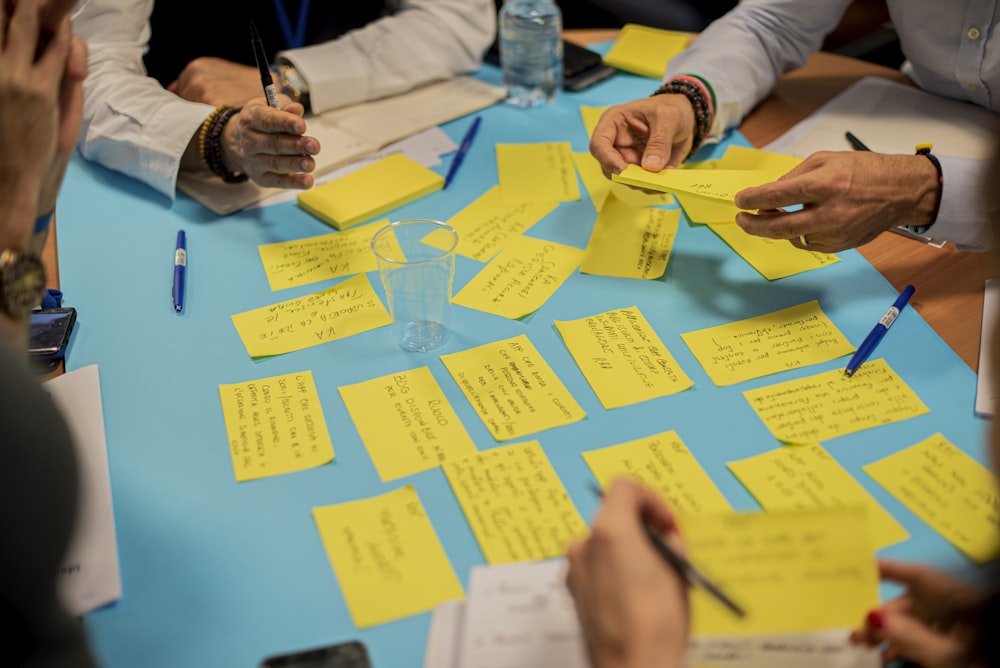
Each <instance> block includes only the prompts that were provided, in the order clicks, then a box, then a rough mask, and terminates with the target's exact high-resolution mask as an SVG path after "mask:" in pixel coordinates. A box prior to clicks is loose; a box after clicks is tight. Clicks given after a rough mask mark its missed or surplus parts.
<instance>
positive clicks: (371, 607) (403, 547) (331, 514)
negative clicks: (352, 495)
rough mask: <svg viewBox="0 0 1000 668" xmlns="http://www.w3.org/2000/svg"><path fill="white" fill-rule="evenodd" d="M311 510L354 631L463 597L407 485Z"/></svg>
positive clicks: (452, 570) (451, 569)
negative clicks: (381, 493)
mask: <svg viewBox="0 0 1000 668" xmlns="http://www.w3.org/2000/svg"><path fill="white" fill-rule="evenodd" d="M312 512H313V519H314V520H315V521H316V527H317V529H319V534H320V537H321V538H322V539H323V546H324V547H325V548H326V555H327V557H328V558H329V559H330V565H331V566H332V567H333V573H334V575H336V577H337V582H338V583H340V590H341V591H342V592H343V594H344V601H345V602H346V603H347V608H348V610H349V611H350V613H351V619H353V620H354V625H355V626H356V627H357V628H359V629H363V628H367V627H369V626H375V625H376V624H384V623H386V622H391V621H394V620H397V619H402V618H403V617H409V616H410V615H415V614H417V613H420V612H427V611H428V610H432V609H433V608H434V606H436V605H437V604H438V603H443V602H444V601H454V600H458V599H461V598H463V597H464V596H465V594H464V592H463V591H462V585H461V583H460V582H459V581H458V578H457V577H456V576H455V571H454V569H453V568H452V567H451V562H450V561H448V555H447V554H445V551H444V548H443V547H442V546H441V541H440V540H438V536H437V533H435V531H434V527H433V526H432V525H431V523H430V520H429V519H427V513H426V512H425V511H424V506H423V504H422V503H421V502H420V497H419V496H417V492H416V490H414V489H413V487H412V486H410V485H407V486H406V487H401V488H399V489H397V490H396V491H394V492H389V493H388V494H383V495H381V496H375V497H372V498H370V499H361V500H359V501H349V502H347V503H341V504H338V505H334V506H322V507H317V508H313V511H312Z"/></svg>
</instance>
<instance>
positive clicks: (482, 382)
mask: <svg viewBox="0 0 1000 668" xmlns="http://www.w3.org/2000/svg"><path fill="white" fill-rule="evenodd" d="M441 361H442V362H443V363H444V365H445V367H446V368H447V369H448V372H449V373H450V374H451V376H452V378H454V379H455V382H456V383H458V386H459V387H461V388H462V392H463V393H464V394H465V397H466V399H468V400H469V403H471V404H472V407H473V408H475V409H476V412H477V413H478V414H479V417H480V419H482V421H483V424H485V425H486V428H487V429H489V430H490V433H491V434H492V435H493V438H495V439H496V440H498V441H509V440H511V439H512V438H518V437H520V436H524V435H526V434H534V433H536V432H539V431H543V430H545V429H551V428H552V427H559V426H561V425H564V424H571V423H573V422H577V421H579V420H582V419H583V418H584V417H586V413H584V412H583V409H582V408H580V406H579V405H578V404H577V403H576V400H575V399H573V395H571V394H570V393H569V390H567V389H566V387H565V386H564V385H563V384H562V381H560V380H559V377H558V376H556V374H555V372H553V371H552V369H551V368H549V365H548V364H547V363H546V362H545V360H544V359H542V356H541V354H539V352H538V350H536V349H535V346H534V345H533V344H532V343H531V341H529V340H528V337H527V336H525V335H523V334H521V335H520V336H515V337H514V338H512V339H506V340H504V341H497V342H495V343H487V344H486V345H482V346H479V347H477V348H470V349H468V350H464V351H462V352H460V353H451V354H450V355H441Z"/></svg>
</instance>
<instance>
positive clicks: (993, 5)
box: [667, 0, 1000, 250]
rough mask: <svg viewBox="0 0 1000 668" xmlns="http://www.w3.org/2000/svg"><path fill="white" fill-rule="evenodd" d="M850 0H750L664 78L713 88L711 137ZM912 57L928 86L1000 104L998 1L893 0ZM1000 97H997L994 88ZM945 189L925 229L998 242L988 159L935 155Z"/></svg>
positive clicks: (801, 56)
mask: <svg viewBox="0 0 1000 668" xmlns="http://www.w3.org/2000/svg"><path fill="white" fill-rule="evenodd" d="M849 4H850V0H825V1H823V2H818V1H817V0H743V2H741V3H740V5H739V6H737V7H736V8H735V9H733V10H732V11H731V12H729V13H728V14H726V15H725V16H724V17H722V18H720V19H719V20H717V21H715V22H714V23H713V24H712V25H710V26H709V27H708V28H706V29H705V31H704V32H703V33H702V34H701V35H700V36H699V37H698V39H696V40H695V41H694V42H693V43H692V45H691V47H690V48H688V49H687V50H686V51H685V52H683V53H681V54H679V55H677V56H676V57H674V58H673V60H671V61H670V64H669V67H668V71H667V78H670V77H671V76H675V75H677V74H684V73H687V74H696V75H698V76H700V77H702V78H703V79H705V80H706V81H708V82H709V83H710V84H711V86H712V88H713V90H714V92H715V95H716V103H717V104H716V121H715V125H714V126H713V129H712V134H711V136H712V138H715V139H717V138H718V137H720V136H721V134H722V132H723V131H725V130H726V129H728V128H731V127H735V126H737V125H738V124H739V122H740V120H741V119H742V118H743V117H744V116H745V115H746V114H747V113H749V112H750V110H752V109H753V108H754V107H755V106H756V105H757V104H758V103H759V102H760V101H761V100H762V99H764V98H765V97H766V96H767V95H768V94H769V93H770V92H771V90H772V89H773V88H774V86H775V84H776V83H777V81H778V78H779V77H781V76H782V75H783V74H784V73H786V72H788V71H790V70H793V69H795V68H797V67H801V66H802V65H803V64H804V63H805V61H806V59H807V58H808V57H809V55H811V54H812V53H814V52H815V51H817V50H819V48H820V47H821V45H822V43H823V39H824V37H825V36H826V35H827V33H829V32H830V31H831V30H833V28H835V27H836V26H837V24H838V22H839V21H840V18H841V16H842V14H843V13H844V10H845V9H846V8H847V6H848V5H849ZM886 4H887V5H888V8H889V13H890V16H891V17H892V22H893V26H894V27H895V29H896V32H897V34H898V35H899V41H900V45H901V46H902V50H903V54H904V55H905V57H906V63H905V64H904V65H903V68H902V69H903V72H904V73H905V74H907V75H908V76H909V77H910V78H911V79H912V80H913V82H914V83H916V84H917V85H918V86H920V87H921V88H923V89H925V90H927V91H930V92H932V93H936V94H938V95H942V96H944V97H948V98H952V99H956V100H964V101H967V102H970V103H972V104H976V105H979V106H982V107H985V108H987V109H991V110H993V111H1000V35H998V34H996V32H997V29H998V25H997V24H998V22H1000V7H998V4H1000V3H998V2H997V1H996V0H887V3H886ZM993 90H996V91H997V92H998V97H997V98H994V97H993V96H992V91H993ZM938 157H939V159H940V161H941V166H942V170H943V172H944V187H943V190H942V196H941V207H940V209H939V212H938V217H937V220H936V222H935V224H934V226H933V227H932V228H931V229H930V231H929V232H928V234H930V235H933V236H935V237H938V238H941V239H946V240H948V241H952V242H954V243H955V244H957V245H959V246H960V247H963V248H966V249H970V250H984V249H986V248H989V247H990V245H991V242H992V234H991V215H992V213H991V212H990V211H989V210H988V209H987V207H986V205H985V204H984V203H983V198H982V191H983V188H984V187H985V181H984V180H983V179H985V178H990V179H992V181H993V182H994V183H995V182H997V181H998V178H997V175H996V174H990V173H989V172H988V170H989V168H990V165H989V164H988V162H985V161H981V160H970V159H963V158H952V157H948V156H938Z"/></svg>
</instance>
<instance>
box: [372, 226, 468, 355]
mask: <svg viewBox="0 0 1000 668" xmlns="http://www.w3.org/2000/svg"><path fill="white" fill-rule="evenodd" d="M457 245H458V232H456V231H455V229H454V228H452V227H451V226H449V225H446V224H445V223H442V222H441V221H438V220H430V219H424V218H416V219H412V220H400V221H397V222H394V223H390V224H389V225H387V226H385V227H383V228H382V229H381V230H379V231H378V232H376V233H375V236H373V237H372V252H374V253H375V257H376V258H377V259H378V271H379V277H380V278H381V279H382V287H383V288H385V296H386V300H387V301H388V302H389V312H390V314H391V315H392V328H393V337H394V338H395V340H396V343H397V344H398V345H399V347H400V348H402V349H403V350H407V351H413V352H426V351H428V350H434V349H435V348H440V347H441V346H442V345H444V343H445V341H446V340H447V338H448V332H449V330H450V328H451V289H452V282H453V280H454V277H455V247H456V246H457Z"/></svg>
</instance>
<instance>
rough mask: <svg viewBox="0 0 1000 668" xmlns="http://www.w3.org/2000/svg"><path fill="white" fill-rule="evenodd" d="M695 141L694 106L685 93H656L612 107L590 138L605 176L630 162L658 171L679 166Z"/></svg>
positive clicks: (602, 117)
mask: <svg viewBox="0 0 1000 668" xmlns="http://www.w3.org/2000/svg"><path fill="white" fill-rule="evenodd" d="M693 142H694V109H693V108H692V107H691V101H690V100H688V98H687V97H686V96H684V95H669V94H665V95H654V96H653V97H648V98H644V99H642V100H635V101H633V102H628V103H626V104H619V105H615V106H613V107H609V108H608V109H607V110H606V111H605V112H604V113H603V114H602V115H601V119H600V120H599V121H598V122H597V127H596V128H594V134H593V136H592V137H591V138H590V152H591V154H593V156H594V157H595V158H597V160H598V162H600V163H601V170H602V171H603V172H604V176H606V177H607V178H611V175H612V174H618V173H620V172H621V171H622V170H623V169H625V168H626V167H627V166H628V165H640V166H642V168H643V169H647V170H649V171H651V172H658V171H660V170H661V169H663V168H664V167H677V166H678V165H680V164H681V163H682V162H683V161H684V158H686V157H687V155H688V153H689V152H690V151H691V146H692V144H693Z"/></svg>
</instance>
